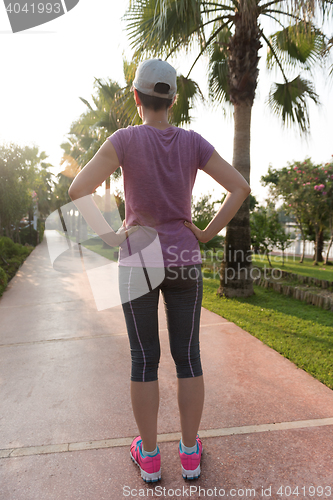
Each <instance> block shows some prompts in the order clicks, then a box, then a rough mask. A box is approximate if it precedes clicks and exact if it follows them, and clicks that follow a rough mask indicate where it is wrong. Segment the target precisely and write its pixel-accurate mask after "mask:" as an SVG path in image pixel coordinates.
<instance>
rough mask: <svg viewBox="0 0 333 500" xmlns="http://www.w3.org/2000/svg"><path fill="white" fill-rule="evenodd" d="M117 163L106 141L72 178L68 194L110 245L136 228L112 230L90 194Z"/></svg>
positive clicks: (122, 238)
mask: <svg viewBox="0 0 333 500" xmlns="http://www.w3.org/2000/svg"><path fill="white" fill-rule="evenodd" d="M119 166H120V164H119V160H118V156H117V153H116V150H115V148H114V146H113V144H112V143H111V142H110V141H109V140H107V141H106V142H105V143H104V144H103V145H102V146H101V148H100V149H99V150H98V151H97V153H96V154H95V156H94V157H93V158H92V159H91V160H90V161H89V162H88V163H87V165H86V166H85V167H84V168H83V169H82V170H81V172H79V174H78V175H77V176H76V177H75V179H74V180H73V182H72V184H71V186H70V188H69V190H68V194H69V196H70V198H71V199H72V200H73V202H74V203H75V205H76V207H77V208H78V209H79V211H80V212H81V214H82V215H83V217H84V219H85V221H86V222H87V224H88V225H89V226H90V227H91V228H92V229H93V230H94V231H95V233H97V234H98V235H99V236H100V237H101V238H102V239H103V241H105V242H106V243H107V244H108V245H110V246H118V245H120V244H121V243H122V242H123V241H124V240H125V238H126V237H127V236H128V235H129V234H130V233H131V232H133V231H134V230H136V228H131V229H129V230H128V231H127V230H125V228H124V227H121V228H120V230H119V231H118V232H117V233H115V232H114V231H113V229H112V228H111V227H110V225H109V224H108V223H107V221H106V220H105V218H104V217H103V215H102V213H101V212H100V210H99V208H98V207H97V205H96V203H95V202H94V200H93V197H92V196H91V195H92V193H93V192H94V191H95V190H96V188H97V187H98V186H100V185H101V184H102V183H103V182H104V181H105V179H107V177H109V176H110V175H112V174H113V172H115V171H116V170H117V168H118V167H119Z"/></svg>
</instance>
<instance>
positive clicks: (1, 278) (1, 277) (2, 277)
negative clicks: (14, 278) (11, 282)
mask: <svg viewBox="0 0 333 500" xmlns="http://www.w3.org/2000/svg"><path fill="white" fill-rule="evenodd" d="M7 281H8V280H7V274H6V272H5V271H4V270H3V269H2V267H1V266H0V297H1V295H2V294H3V291H4V289H5V288H6V286H7Z"/></svg>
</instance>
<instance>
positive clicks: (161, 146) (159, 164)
mask: <svg viewBox="0 0 333 500" xmlns="http://www.w3.org/2000/svg"><path fill="white" fill-rule="evenodd" d="M109 140H110V141H111V142H112V144H113V146H114V148H115V150H116V153H117V155H118V159H119V162H120V165H121V167H122V172H123V179H124V192H125V213H126V226H127V227H128V226H136V225H140V226H145V227H150V228H154V229H155V230H156V231H157V233H158V236H159V241H160V244H161V248H162V253H163V259H164V265H165V267H167V266H182V265H189V264H198V263H201V256H200V251H199V244H198V241H197V239H196V237H195V236H194V234H193V233H192V231H191V230H190V229H189V228H187V227H186V226H185V225H184V221H185V220H188V221H190V220H191V196H192V189H193V186H194V181H195V178H196V174H197V170H198V168H200V169H202V168H204V167H205V165H206V164H207V162H208V160H209V159H210V157H211V155H212V154H213V151H214V147H213V146H212V145H211V144H210V143H209V142H207V141H206V140H205V139H204V138H203V137H202V136H201V135H199V134H198V133H196V132H194V131H193V130H184V129H181V128H178V127H172V126H170V127H168V128H167V129H165V130H159V129H157V128H155V127H151V126H150V125H137V126H134V127H132V126H130V127H127V128H124V129H120V130H117V132H115V133H114V134H113V135H112V136H110V137H109ZM133 234H134V235H135V234H136V233H133ZM120 265H126V262H122V257H121V254H120ZM153 265H154V263H152V266H153Z"/></svg>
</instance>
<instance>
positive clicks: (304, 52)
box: [267, 23, 326, 71]
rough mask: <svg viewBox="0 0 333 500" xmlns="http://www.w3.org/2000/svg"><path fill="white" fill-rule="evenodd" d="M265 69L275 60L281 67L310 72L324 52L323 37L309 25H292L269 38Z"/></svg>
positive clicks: (271, 65) (271, 66) (272, 64)
mask: <svg viewBox="0 0 333 500" xmlns="http://www.w3.org/2000/svg"><path fill="white" fill-rule="evenodd" d="M269 42H270V44H269V46H268V52H267V67H268V69H272V68H273V67H274V65H276V64H277V59H279V61H280V63H281V64H283V66H287V67H290V68H295V67H296V68H297V67H298V68H301V69H303V70H307V71H310V70H311V69H312V68H313V67H314V66H315V65H317V64H318V63H320V62H321V61H322V58H323V54H324V52H325V50H326V43H325V36H324V35H323V34H322V33H321V32H320V31H319V30H318V29H316V28H315V27H314V26H313V25H311V24H310V23H307V24H301V25H299V24H294V25H291V26H287V27H286V28H284V29H283V30H281V31H277V32H276V33H274V34H273V35H271V36H270V37H269Z"/></svg>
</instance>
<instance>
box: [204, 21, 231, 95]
mask: <svg viewBox="0 0 333 500" xmlns="http://www.w3.org/2000/svg"><path fill="white" fill-rule="evenodd" d="M230 37H231V32H230V30H229V29H228V28H224V29H223V30H222V31H221V32H220V33H219V34H218V35H217V37H216V40H215V42H214V44H213V45H211V46H210V48H209V68H210V71H209V77H208V85H209V97H210V99H212V101H216V102H220V103H224V102H230V94H229V83H228V73H229V70H228V56H229V55H228V44H229V40H230Z"/></svg>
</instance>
